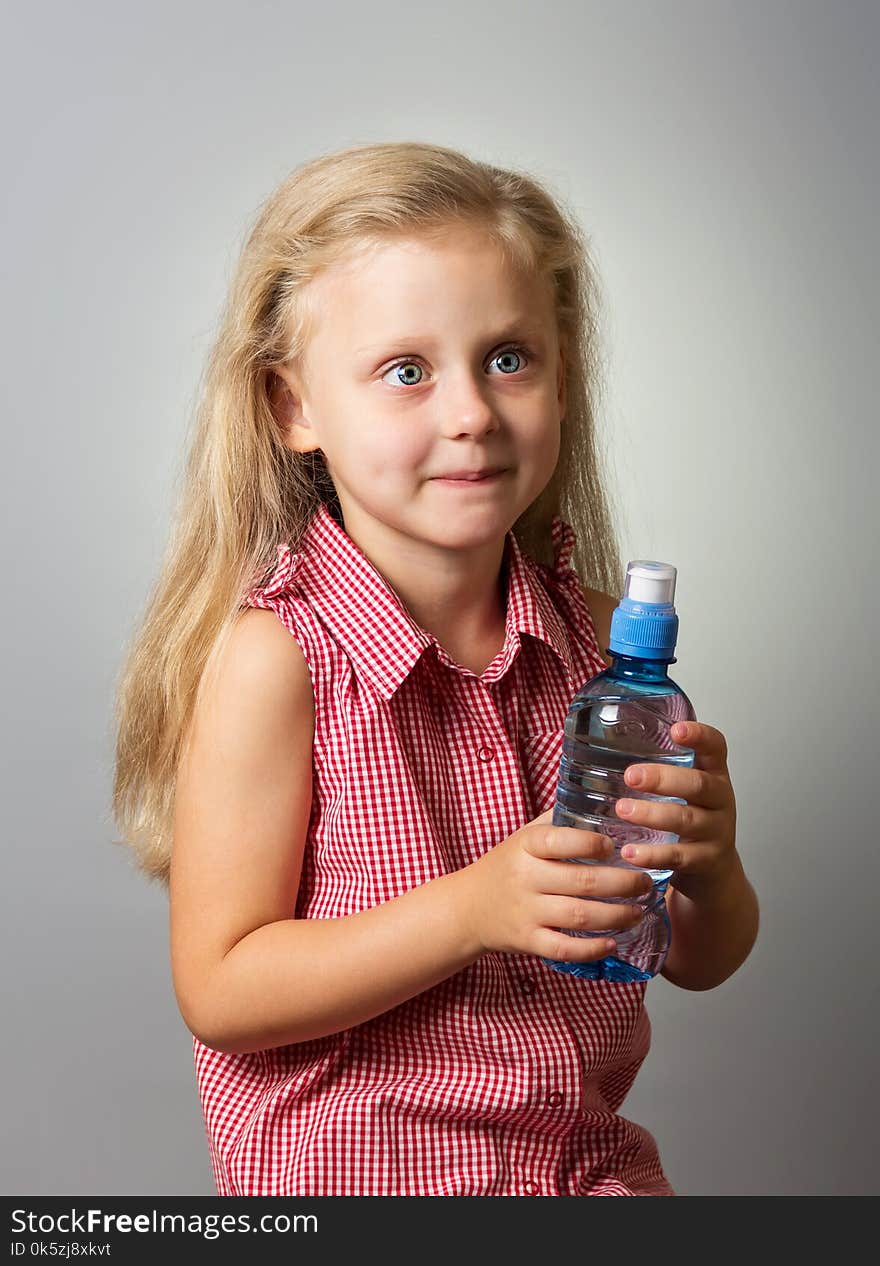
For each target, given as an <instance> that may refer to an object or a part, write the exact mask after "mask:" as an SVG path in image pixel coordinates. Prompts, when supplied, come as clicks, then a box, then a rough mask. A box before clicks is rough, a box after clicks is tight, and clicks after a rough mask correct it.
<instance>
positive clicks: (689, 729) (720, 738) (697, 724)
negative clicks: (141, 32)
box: [669, 721, 727, 774]
mask: <svg viewBox="0 0 880 1266" xmlns="http://www.w3.org/2000/svg"><path fill="white" fill-rule="evenodd" d="M669 735H670V737H671V738H672V739H674V740H675V742H676V743H680V744H681V745H682V746H683V747H692V748H693V749H694V752H695V753H696V755H695V757H694V765H695V766H696V767H698V768H699V769H705V770H707V771H708V772H709V773H715V774H720V773H725V772H726V771H727V740H726V738H725V737H724V735H723V734H722V733H721V731H720V730H717V729H716V728H715V726H714V725H706V724H705V722H702V721H676V722H675V724H674V725H673V726H671V727H670V730H669Z"/></svg>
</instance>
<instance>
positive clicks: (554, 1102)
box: [547, 1090, 564, 1108]
mask: <svg viewBox="0 0 880 1266" xmlns="http://www.w3.org/2000/svg"><path fill="white" fill-rule="evenodd" d="M563 1097H564V1096H563V1094H562V1092H561V1091H560V1090H551V1091H550V1093H549V1095H548V1096H547V1106H548V1107H550V1108H558V1107H559V1105H560V1104H561V1103H562V1100H563Z"/></svg>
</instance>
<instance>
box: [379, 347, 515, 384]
mask: <svg viewBox="0 0 880 1266" xmlns="http://www.w3.org/2000/svg"><path fill="white" fill-rule="evenodd" d="M523 358H525V359H526V360H528V353H527V352H526V350H525V348H524V347H505V348H503V349H502V351H500V352H497V353H496V354H495V356H493V358H492V360H493V361H496V360H497V361H501V360H503V361H506V362H507V367H505V368H502V371H501V372H502V373H503V374H506V375H510V374H515V373H516V372H517V370H518V369H519V365H513V366H512V367H510V361H511V359H514V360H519V361H522V360H523ZM400 369H402V370H405V371H406V377H405V378H402V377H400V376H398V378H397V381H398V383H401V384H402V385H403V386H405V387H417V386H418V385H419V384H420V382H421V379H420V378H418V379H416V378H413V377H412V371H413V370H418V372H419V373H420V374H421V372H422V368H421V366H420V365H418V364H417V363H416V362H415V361H414V360H407V359H401V360H397V361H395V362H394V364H393V365H389V367H388V368H387V369H386V370H385V373H384V374H383V375H382V380H383V382H384V380H385V378H386V377H387V376H388V374H391V373H396V372H397V370H400ZM389 385H390V384H389Z"/></svg>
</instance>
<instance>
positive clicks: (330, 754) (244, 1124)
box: [193, 504, 675, 1196]
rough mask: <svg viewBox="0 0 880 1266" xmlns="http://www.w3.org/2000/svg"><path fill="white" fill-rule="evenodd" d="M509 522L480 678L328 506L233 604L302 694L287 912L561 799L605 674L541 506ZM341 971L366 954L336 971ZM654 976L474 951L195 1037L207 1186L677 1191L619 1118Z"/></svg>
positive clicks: (265, 1191) (438, 855) (492, 832)
mask: <svg viewBox="0 0 880 1266" xmlns="http://www.w3.org/2000/svg"><path fill="white" fill-rule="evenodd" d="M552 531H553V544H554V561H553V564H552V565H546V564H542V563H538V562H536V561H535V560H534V559H532V558H531V557H530V556H529V555H527V554H525V553H523V552H522V551H521V550H520V548H519V545H518V543H517V540H516V537H515V536H514V534H513V532H512V531H510V532H508V534H507V537H506V540H505V548H504V563H503V574H504V575H506V590H507V604H506V633H505V640H504V646H503V648H502V650H500V651H499V653H498V655H497V656H496V658H495V659H494V660H493V661H492V663H491V664H490V665H489V666H488V667H487V668H486V669H485V670H484V671H483V673H482V674H480V675H477V674H475V673H474V672H472V671H470V670H469V669H466V668H463V667H462V666H461V665H459V664H457V663H456V662H455V661H454V660H453V659H452V658H451V656H450V655H449V654H447V652H446V651H445V650H444V649H443V647H442V646H441V645H440V644H439V643H438V642H437V640H436V639H435V638H434V637H433V636H432V635H431V634H430V633H427V632H425V630H424V629H422V628H421V627H419V626H418V625H417V624H416V623H415V621H414V620H413V619H412V617H411V616H410V614H409V612H408V611H407V609H406V608H405V607H404V606H403V604H402V603H401V601H400V599H399V598H398V597H397V595H396V593H395V592H394V590H393V589H392V588H391V587H390V585H389V584H388V583H387V581H385V579H384V578H383V577H382V575H381V573H380V572H379V571H378V570H377V569H376V568H375V567H374V566H373V565H372V564H371V563H370V561H369V560H368V559H367V557H366V555H365V554H364V553H363V552H362V551H361V550H360V549H359V547H358V546H357V545H355V543H354V542H353V541H352V540H351V538H350V537H349V536H348V535H347V534H346V532H345V531H344V529H343V527H342V526H341V525H340V524H338V523H337V522H336V520H335V518H334V517H333V515H332V513H331V512H330V509H329V507H328V506H327V505H326V504H322V505H321V507H320V508H319V510H318V512H317V514H316V515H315V516H314V518H313V519H312V521H311V523H310V524H309V526H308V529H307V531H306V534H305V536H304V538H303V541H302V545H301V549H300V551H299V552H297V553H293V552H292V551H291V550H290V549H289V548H288V547H287V546H280V547H279V551H278V560H277V566H276V568H275V570H274V573H273V574H272V575H271V576H270V577H269V579H268V581H267V582H266V583H265V584H264V585H262V586H260V587H258V588H254V589H252V590H251V591H250V592H249V593H248V595H247V597H246V605H250V606H256V607H264V608H268V609H269V610H272V611H275V612H276V614H277V615H278V617H279V619H280V620H281V621H282V622H283V624H284V626H285V627H286V628H287V629H288V630H289V631H290V633H291V635H292V636H293V637H295V638H296V639H297V642H298V643H299V645H300V647H301V648H302V651H303V654H304V655H305V658H306V660H307V663H308V666H309V670H310V673H311V679H312V686H313V691H314V696H315V738H314V750H313V797H312V810H311V817H310V821H309V826H308V835H307V840H306V847H305V854H304V859H303V867H302V875H301V880H300V886H299V891H298V893H297V896H296V901H295V908H294V910H293V911H292V912H291V917H293V918H298V919H333V918H339V917H342V916H344V915H347V914H352V913H354V912H355V911H358V910H363V909H366V908H368V907H371V906H375V905H379V904H381V903H382V902H385V901H389V900H391V899H392V898H393V897H396V896H399V895H400V894H401V893H404V892H406V891H408V890H409V889H410V888H414V887H415V886H416V885H418V884H424V883H427V882H428V881H429V880H431V879H434V878H435V877H436V876H439V875H443V874H446V873H448V872H450V871H453V870H457V869H460V868H461V867H464V866H467V865H468V864H469V863H470V862H472V861H475V860H476V859H477V858H478V857H480V856H481V855H482V854H483V853H485V852H486V850H487V849H490V848H492V847H493V846H494V845H495V844H498V843H499V842H500V841H501V840H503V839H505V838H506V837H507V836H509V835H511V834H513V832H514V831H516V830H518V829H519V828H520V827H522V826H523V825H524V824H525V823H526V822H529V821H531V819H533V818H535V817H537V816H538V815H539V814H540V813H543V812H544V811H545V810H547V809H549V808H551V807H552V805H553V800H554V795H555V790H556V778H557V774H558V770H559V760H560V755H561V750H562V738H563V724H564V721H565V716H566V713H567V710H568V705H569V703H570V701H571V699H572V698H573V696H574V695H575V693H576V692H577V690H578V689H579V688H580V687H581V686H582V685H583V684H584V682H586V681H587V680H588V679H589V678H590V677H592V676H594V675H595V674H596V673H597V672H600V671H601V670H602V669H603V668H604V666H605V665H604V662H603V660H602V657H601V654H600V652H599V647H598V645H597V642H596V634H595V630H594V627H593V622H592V619H591V616H590V611H589V608H588V606H587V603H586V600H585V597H584V593H583V589H582V587H581V584H580V581H579V579H578V577H577V574H576V573H575V572H574V571H573V570H572V568H571V565H570V561H569V560H570V558H571V552H572V549H573V547H574V541H575V537H574V531H573V529H572V527H571V526H570V525H569V524H568V523H566V522H565V521H564V520H563V519H561V518H560V517H559V516H556V517H555V518H554V520H553V527H552ZM350 966H351V971H352V972H357V971H358V964H357V963H356V962H353V963H351V965H350ZM645 988H646V982H644V981H638V982H632V983H615V982H610V981H604V980H598V981H591V980H582V979H578V978H577V977H573V976H569V975H565V974H563V973H561V972H557V971H554V970H553V969H552V968H551V967H548V966H547V965H546V964H544V963H543V962H542V961H541V959H540V958H538V957H536V956H533V955H528V954H505V953H496V952H490V953H484V954H482V955H481V956H480V958H478V959H477V960H476V961H475V962H474V963H472V964H471V965H470V966H468V967H466V968H465V969H463V970H461V971H458V972H456V973H455V974H454V975H452V976H450V977H448V978H447V979H446V980H444V981H442V982H441V983H440V984H437V985H434V986H433V987H432V988H430V989H426V990H425V991H424V992H422V993H420V994H417V995H416V996H415V997H413V998H410V999H408V1000H407V1001H405V1002H403V1003H401V1004H399V1005H398V1006H395V1007H392V1008H391V1009H390V1010H389V1011H386V1012H384V1013H383V1014H381V1015H378V1016H375V1017H374V1018H373V1019H371V1020H367V1021H365V1022H363V1023H361V1024H357V1025H354V1026H353V1027H352V1028H349V1029H345V1030H343V1031H341V1032H337V1033H332V1034H329V1035H327V1036H325V1037H320V1038H314V1039H311V1040H308V1041H303V1042H296V1043H293V1044H290V1045H286V1046H280V1047H275V1048H272V1049H269V1050H261V1051H254V1052H251V1053H249V1054H243V1055H241V1054H237V1055H236V1054H224V1053H222V1052H219V1051H215V1050H213V1049H212V1048H210V1047H208V1046H206V1045H204V1044H203V1043H202V1042H201V1041H199V1039H197V1038H196V1037H193V1052H194V1058H195V1067H196V1074H197V1081H198V1087H199V1095H200V1099H201V1104H202V1111H203V1114H204V1119H205V1126H206V1130H207V1136H208V1142H209V1148H210V1156H211V1164H212V1168H213V1173H214V1180H215V1184H216V1188H217V1192H218V1194H219V1195H221V1196H243V1195H296V1196H312V1195H314V1196H325V1195H342V1196H361V1195H378V1196H386V1195H411V1196H424V1195H437V1196H501V1195H563V1196H581V1195H675V1192H674V1191H673V1189H672V1187H671V1186H670V1184H669V1182H668V1180H667V1178H666V1176H665V1174H664V1173H663V1170H662V1168H661V1164H660V1159H659V1156H658V1153H657V1147H656V1143H655V1140H654V1138H653V1136H652V1135H651V1134H650V1133H649V1131H648V1130H646V1129H644V1128H643V1127H641V1126H639V1125H637V1124H635V1123H634V1122H632V1121H629V1120H627V1119H626V1118H624V1117H622V1116H620V1115H619V1114H618V1111H617V1110H618V1108H619V1107H620V1105H621V1103H622V1102H623V1100H624V1098H625V1097H626V1095H627V1093H628V1091H629V1089H630V1087H631V1086H632V1083H633V1081H634V1080H635V1077H636V1074H637V1072H638V1070H639V1068H640V1066H641V1064H642V1062H643V1060H644V1058H645V1056H646V1054H647V1052H648V1048H649V1046H650V1038H651V1026H650V1021H649V1018H648V1013H647V1011H646V1010H645V1007H644V992H645Z"/></svg>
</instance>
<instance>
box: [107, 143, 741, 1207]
mask: <svg viewBox="0 0 880 1266" xmlns="http://www.w3.org/2000/svg"><path fill="white" fill-rule="evenodd" d="M596 294H597V284H596V279H595V274H594V271H593V269H592V266H591V263H590V259H589V254H588V252H587V249H586V247H585V245H584V243H583V241H582V239H581V237H580V234H579V232H578V230H577V228H576V226H575V224H574V223H573V221H572V219H571V218H570V217H568V216H567V215H566V214H564V213H563V212H562V211H561V210H560V208H559V207H558V206H557V204H556V203H555V201H554V200H553V199H552V198H551V197H550V196H549V195H548V194H547V193H546V192H545V191H544V190H543V189H542V188H541V187H540V186H539V185H538V184H537V183H536V182H535V181H534V180H532V179H530V178H528V177H526V176H524V175H521V174H517V173H513V172H510V171H505V170H501V169H499V168H496V167H492V166H489V165H487V164H484V163H480V162H476V161H472V160H471V159H469V158H467V157H465V156H464V155H462V154H460V153H457V152H455V151H452V150H448V149H444V148H441V147H437V146H432V145H422V144H415V143H402V144H378V145H368V146H360V147H356V148H353V149H349V150H345V151H342V152H340V153H335V154H331V155H328V156H323V157H321V158H319V159H317V160H316V161H313V162H310V163H307V164H305V165H304V166H302V167H300V168H299V169H297V170H295V171H294V172H293V173H292V175H291V176H290V177H289V178H288V179H287V180H286V181H285V182H284V183H283V184H282V185H281V187H280V188H279V189H278V190H277V191H276V192H275V194H274V195H273V196H272V197H271V198H270V199H269V200H268V202H267V203H266V204H265V206H264V207H263V209H262V213H261V215H260V217H259V219H258V222H257V224H256V226H255V228H254V229H253V231H252V233H251V234H250V237H249V239H248V241H247V243H246V245H245V248H244V251H243V254H242V258H241V261H240V264H239V267H238V271H237V274H236V276H235V278H234V282H233V286H232V289H231V296H230V302H229V306H228V311H227V313H226V315H225V320H224V323H223V326H222V329H221V331H220V334H219V337H218V339H217V342H216V346H215V349H214V352H213V355H212V358H211V362H210V366H209V373H208V379H207V384H206V390H205V392H204V397H203V403H202V405H201V412H200V417H199V428H198V432H197V435H196V438H195V444H194V448H193V451H192V455H191V458H190V461H189V466H188V472H187V485H186V496H185V499H184V503H183V510H182V513H181V517H180V521H179V525H178V527H177V530H176V532H175V534H174V539H173V547H172V550H171V552H170V555H169V558H168V561H167V564H166V567H165V570H164V572H163V574H162V577H161V581H160V583H159V585H158V587H157V591H156V593H155V594H154V596H153V598H152V603H151V606H150V608H149V610H148V613H147V616H146V619H145V622H144V625H143V628H142V630H141V632H140V634H139V637H138V639H137V641H136V642H135V644H134V646H133V648H132V650H131V653H130V657H129V660H128V663H127V666H126V672H125V675H124V677H123V679H122V682H121V685H120V691H119V730H118V748H117V771H116V782H115V786H114V812H115V814H116V820H117V822H118V823H119V824H120V825H121V827H122V829H123V834H124V842H125V843H127V844H129V845H131V847H132V848H133V850H134V853H135V857H136V859H137V863H138V865H139V866H140V867H141V869H142V870H143V872H144V873H145V874H146V875H148V876H150V877H152V878H154V879H158V880H159V881H161V882H162V884H163V885H166V886H167V887H168V890H169V898H170V935H171V959H172V969H173V980H174V988H175V993H176V997H177V1001H178V1004H179V1007H180V1010H181V1014H182V1016H183V1019H184V1021H185V1022H186V1024H187V1027H188V1028H189V1029H190V1030H191V1032H192V1034H193V1050H194V1056H195V1067H196V1072H197V1079H198V1086H199V1091H200V1096H201V1103H202V1108H203V1112H204V1117H205V1123H206V1127H207V1135H208V1142H209V1146H210V1156H211V1161H212V1165H213V1172H214V1178H215V1182H216V1187H217V1192H218V1194H220V1195H230V1196H238V1195H299V1196H306V1195H318V1196H321V1195H461V1196H483V1195H570V1196H577V1195H606V1194H608V1195H649V1194H650V1195H653V1194H658V1195H673V1194H675V1193H674V1191H673V1188H672V1186H671V1185H670V1183H669V1181H668V1179H667V1177H666V1175H665V1174H664V1172H663V1169H662V1166H661V1162H660V1159H659V1156H658V1153H657V1147H656V1144H655V1141H654V1138H653V1137H652V1135H651V1134H650V1133H649V1132H648V1131H647V1130H646V1129H644V1128H642V1127H640V1126H639V1125H637V1124H635V1123H634V1122H631V1121H629V1120H627V1119H625V1118H624V1117H621V1116H620V1115H619V1113H618V1109H619V1108H620V1106H621V1104H622V1102H623V1100H624V1098H625V1097H626V1094H627V1092H628V1090H629V1088H630V1087H631V1085H632V1084H633V1080H634V1078H635V1076H636V1073H637V1072H638V1069H639V1067H640V1065H641V1064H642V1062H643V1060H644V1058H645V1056H646V1054H647V1052H648V1048H649V1044H650V1024H649V1020H648V1015H647V1012H646V1011H645V1008H644V991H645V983H644V982H637V983H631V984H618V983H611V982H607V981H601V980H600V981H589V980H582V979H578V978H576V977H573V976H570V975H566V974H563V973H560V972H557V971H555V970H553V969H552V968H550V967H548V966H546V965H545V964H544V963H543V962H542V961H541V959H542V956H546V957H548V958H557V959H561V958H565V959H568V960H571V961H582V962H585V961H588V960H591V959H594V958H600V957H602V956H603V955H605V954H606V953H607V952H608V951H609V945H608V942H607V939H606V936H603V935H586V936H584V935H582V936H571V935H567V934H566V932H565V931H562V930H561V929H570V930H579V931H580V932H581V933H585V932H586V933H592V932H605V933H607V932H608V930H609V929H611V932H612V945H613V932H614V931H615V930H620V929H625V928H628V927H630V926H632V925H633V923H634V922H635V921H636V919H637V917H638V913H639V912H638V911H637V909H636V908H635V906H634V904H633V902H634V901H635V900H636V899H637V898H638V896H639V895H640V894H641V893H642V892H644V891H647V890H648V889H649V888H650V879H649V878H648V877H647V876H646V875H645V874H644V873H643V871H642V869H639V868H641V867H648V866H672V867H675V869H676V874H675V877H674V879H673V887H672V889H671V890H670V894H669V911H670V918H671V922H672V948H671V950H670V953H669V957H668V959H667V963H666V967H665V970H664V974H665V975H666V976H667V978H668V979H669V980H671V981H672V982H673V983H675V984H678V985H680V986H682V987H683V988H686V989H708V988H712V987H713V986H715V985H717V984H718V983H720V982H721V981H723V980H724V979H726V978H727V977H728V976H729V975H730V974H731V973H732V972H734V971H735V970H736V969H737V967H738V966H739V965H740V964H741V963H742V962H743V960H744V959H745V958H746V956H747V955H748V953H749V952H750V949H751V946H752V944H753V942H754V939H755V935H756V930H757V903H756V900H755V895H754V892H753V891H752V889H751V886H750V885H749V883H748V881H747V879H746V876H745V874H744V871H743V868H742V865H741V862H740V859H739V857H738V854H737V852H736V849H735V844H734V837H735V803H734V796H733V789H732V786H731V784H730V779H729V775H728V771H727V765H726V744H725V740H724V737H723V735H722V734H721V733H720V731H718V730H716V729H714V728H712V727H711V726H707V725H697V724H689V725H687V726H686V727H682V729H681V732H680V733H676V735H675V736H674V737H678V738H680V739H681V740H682V741H686V742H687V744H688V745H689V746H691V747H693V748H694V749H695V751H696V752H697V758H696V763H695V767H694V768H693V769H691V770H686V769H677V768H667V767H662V766H658V765H650V764H649V765H645V766H642V767H641V769H642V770H643V771H644V774H645V777H644V781H643V783H642V784H641V791H642V792H647V793H653V794H659V795H667V796H678V797H681V798H682V799H685V800H687V802H688V803H687V804H686V805H680V804H661V803H659V802H656V801H649V800H644V799H642V800H639V799H638V798H636V799H635V800H634V803H635V806H636V808H635V810H634V811H633V812H632V814H631V815H630V816H631V819H632V820H633V821H634V822H639V823H642V824H645V825H646V826H647V825H650V826H656V827H658V828H659V829H660V830H665V831H674V832H676V833H678V834H679V835H680V836H681V839H680V842H679V844H677V845H675V846H674V847H653V848H652V847H647V846H643V847H641V848H640V849H639V850H638V852H637V854H636V856H635V857H634V858H633V860H634V861H635V863H636V866H635V867H634V868H623V867H619V866H611V865H605V866H602V865H600V866H585V865H582V864H578V862H577V861H576V860H572V859H577V858H591V859H594V860H599V861H603V860H604V861H609V860H610V859H611V857H612V852H611V850H610V848H609V842H608V841H606V840H604V839H603V837H602V836H600V835H597V834H594V833H593V832H590V831H586V830H573V829H569V828H560V827H554V826H553V825H552V824H551V817H552V805H553V799H554V792H555V785H556V776H557V773H558V767H559V758H560V752H561V745H562V727H563V723H564V720H565V716H566V712H567V709H568V705H569V703H570V701H571V699H572V697H573V695H574V694H575V693H576V691H577V690H578V689H579V687H580V686H581V685H583V683H584V682H585V681H586V680H587V679H588V678H590V677H591V676H593V675H594V674H595V673H597V672H599V671H601V669H602V668H603V667H604V666H605V664H606V663H607V662H608V661H607V660H605V658H604V656H603V650H604V648H605V647H606V644H607V643H608V641H609V625H610V617H611V611H612V609H613V608H614V606H615V604H616V601H617V599H616V597H614V596H613V595H617V594H618V593H619V592H620V587H621V575H622V569H621V566H620V560H619V557H618V554H617V549H616V545H615V542H614V538H613V534H612V530H611V527H610V515H609V512H608V509H607V502H606V498H605V494H604V492H603V487H602V482H601V479H600V472H599V463H598V458H597V449H596V438H595V433H594V406H595V399H596V394H597V390H598V370H597V366H598V364H599V358H598V355H597V343H598V333H597V324H596V303H595V299H596ZM576 545H577V549H578V551H579V553H580V566H581V570H582V571H583V573H585V575H586V576H587V577H588V578H589V579H590V580H591V581H592V582H593V583H594V584H595V585H596V588H588V587H586V586H585V585H583V584H582V583H581V580H580V579H579V575H578V570H577V569H576V568H575V567H574V565H573V554H574V550H575V546H576ZM637 768H639V767H633V769H632V770H630V771H629V772H630V774H632V773H633V772H634V771H635V770H636V769H637ZM628 781H632V782H633V785H635V781H634V779H631V778H630V777H629V776H628ZM635 795H636V796H637V795H638V793H635ZM617 808H618V811H619V812H620V813H623V812H624V808H625V805H624V803H623V802H618V805H617ZM603 898H617V903H616V904H609V903H608V902H607V901H605V900H603Z"/></svg>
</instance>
